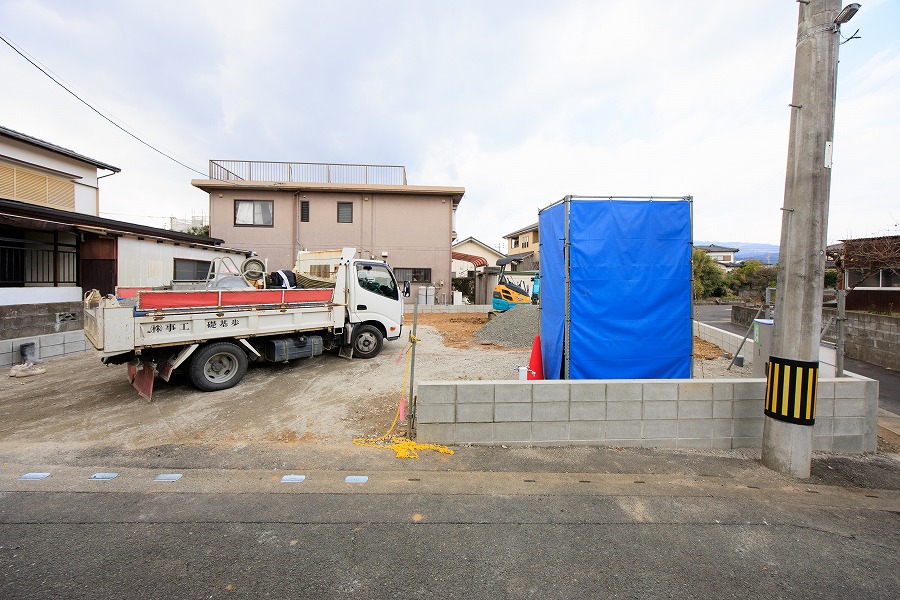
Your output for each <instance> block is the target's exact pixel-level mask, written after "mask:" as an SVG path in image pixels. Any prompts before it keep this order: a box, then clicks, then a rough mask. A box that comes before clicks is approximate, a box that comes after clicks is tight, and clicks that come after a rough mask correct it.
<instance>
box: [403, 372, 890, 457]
mask: <svg viewBox="0 0 900 600" xmlns="http://www.w3.org/2000/svg"><path fill="white" fill-rule="evenodd" d="M765 389H766V382H765V380H764V379H708V380H629V381H612V380H609V381H602V380H590V381H528V382H524V381H485V382H473V381H465V382H460V381H453V382H425V383H421V384H419V386H418V390H417V413H416V414H417V423H418V427H417V439H418V441H420V442H430V443H437V444H480V445H501V444H503V445H536V446H575V445H586V446H630V447H641V448H708V449H729V448H760V447H761V446H762V432H763V419H764V417H763V397H764V395H765ZM877 409H878V382H877V381H874V380H871V379H865V378H847V377H845V378H841V379H820V380H819V388H818V401H817V406H816V423H815V425H814V426H813V449H814V450H815V451H825V452H839V453H849V454H860V453H864V452H874V451H875V445H876V431H877V423H878V421H877Z"/></svg>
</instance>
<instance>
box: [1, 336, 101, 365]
mask: <svg viewBox="0 0 900 600" xmlns="http://www.w3.org/2000/svg"><path fill="white" fill-rule="evenodd" d="M29 342H33V343H34V345H35V357H36V358H37V360H39V361H40V360H45V359H48V358H52V357H54V356H62V355H64V354H73V353H75V352H84V351H85V350H87V349H88V348H89V347H90V342H88V341H87V340H86V339H85V338H84V330H83V329H79V330H77V331H67V332H65V333H51V334H47V335H35V336H28V337H20V338H15V339H11V340H0V367H9V366H11V365H18V364H21V363H22V353H21V351H20V350H19V347H20V346H21V345H22V344H27V343H29Z"/></svg>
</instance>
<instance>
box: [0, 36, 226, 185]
mask: <svg viewBox="0 0 900 600" xmlns="http://www.w3.org/2000/svg"><path fill="white" fill-rule="evenodd" d="M0 40H3V42H4V43H5V44H6V45H7V46H9V47H10V48H12V49H13V50H14V51H15V52H16V54H18V55H19V56H21V57H22V58H24V59H25V60H27V61H28V62H29V63H30V64H31V65H32V66H33V67H34V68H36V69H37V70H39V71H40V72H41V73H43V74H44V75H46V76H47V77H49V78H50V80H51V81H53V83H55V84H56V85H58V86H59V87H61V88H62V89H64V90H66V91H67V92H69V94H71V95H72V96H73V97H74V98H75V99H76V100H78V101H79V102H81V103H82V104H84V105H85V106H87V107H88V108H89V109H91V110H92V111H94V112H95V113H97V114H98V115H100V116H101V117H103V118H104V119H106V120H107V121H109V122H110V123H111V124H113V125H114V126H115V127H116V128H118V129H120V130H121V131H123V132H124V133H126V134H128V135H130V136H131V137H133V138H134V139H136V140H137V141H139V142H140V143H142V144H144V145H145V146H147V147H148V148H150V149H151V150H153V151H154V152H156V153H158V154H161V155H162V156H164V157H166V158H168V159H169V160H171V161H172V162H175V163H177V164H179V165H181V166H182V167H184V168H185V169H188V170H190V171H193V172H194V173H199V174H200V175H203V176H204V177H208V176H209V175H208V174H207V173H204V172H203V171H198V170H197V169H195V168H193V167H191V166H189V165H186V164H184V163H183V162H181V161H180V160H178V159H177V158H175V157H173V156H170V155H169V154H166V153H165V152H163V151H162V150H160V149H159V148H157V147H156V146H154V145H153V144H151V143H150V142H147V141H144V140H143V139H141V138H140V137H138V136H137V135H135V134H134V133H131V132H130V131H128V130H127V129H125V128H124V127H122V126H121V125H119V124H118V123H116V122H115V121H113V120H112V119H111V118H109V117H107V116H106V115H105V114H103V113H102V112H101V111H100V110H98V109H96V108H94V107H93V106H92V105H91V104H90V103H89V102H87V101H86V100H84V99H83V98H82V97H81V96H79V95H78V94H76V93H75V92H73V91H72V90H71V89H69V88H68V87H67V86H66V85H65V84H63V83H62V82H61V81H60V80H59V79H57V78H56V77H55V76H54V75H52V74H51V73H50V71H49V69H45V68H44V67H43V66H41V65H39V64H38V63H37V62H36V61H35V60H32V59H31V57H30V56H29V55H28V54H27V53H26V52H25V51H24V50H20V49H19V48H18V47H16V45H14V44H13V43H12V42H11V41H10V40H9V39H7V37H6V36H5V35H3V33H2V32H0Z"/></svg>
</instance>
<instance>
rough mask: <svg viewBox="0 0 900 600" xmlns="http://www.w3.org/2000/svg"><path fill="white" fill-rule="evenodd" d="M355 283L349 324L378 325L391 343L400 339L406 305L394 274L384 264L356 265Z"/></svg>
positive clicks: (363, 263) (362, 263) (358, 263)
mask: <svg viewBox="0 0 900 600" xmlns="http://www.w3.org/2000/svg"><path fill="white" fill-rule="evenodd" d="M355 269H356V283H357V285H355V286H353V288H352V289H353V291H352V297H351V304H350V307H349V308H350V322H351V323H362V322H365V321H378V322H380V323H382V324H383V325H384V328H385V330H386V332H387V335H386V336H385V337H387V338H388V339H396V338H397V337H399V336H400V327H401V325H402V324H403V301H402V298H401V296H400V288H399V286H398V285H397V281H396V279H394V274H393V273H392V272H391V270H390V268H389V267H388V266H387V265H385V264H383V263H365V262H357V263H356V264H355Z"/></svg>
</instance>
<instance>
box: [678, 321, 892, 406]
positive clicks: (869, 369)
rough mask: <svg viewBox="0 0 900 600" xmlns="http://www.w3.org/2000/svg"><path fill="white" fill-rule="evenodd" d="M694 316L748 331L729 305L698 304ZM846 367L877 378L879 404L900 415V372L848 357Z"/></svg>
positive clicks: (722, 326) (728, 328) (735, 330)
mask: <svg viewBox="0 0 900 600" xmlns="http://www.w3.org/2000/svg"><path fill="white" fill-rule="evenodd" d="M694 317H695V318H696V319H697V320H698V321H700V322H701V323H706V324H707V325H712V326H713V327H717V328H718V329H724V330H725V331H730V332H731V333H736V334H738V335H744V334H746V333H747V328H746V327H744V326H742V325H738V324H736V323H732V322H731V306H729V305H698V306H696V307H695V311H694ZM751 335H752V333H751ZM747 343H748V344H752V343H753V339H752V337H751V338H749V339H748V340H747ZM844 369H845V370H847V371H850V372H851V373H856V374H858V375H862V376H863V377H868V378H870V379H875V380H877V381H878V406H879V407H881V408H883V409H885V410H888V411H890V412H892V413H894V414H897V415H900V373H898V372H896V371H891V370H890V369H885V368H884V367H879V366H878V365H873V364H869V363H865V362H862V361H860V360H855V359H852V358H846V357H845V358H844Z"/></svg>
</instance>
